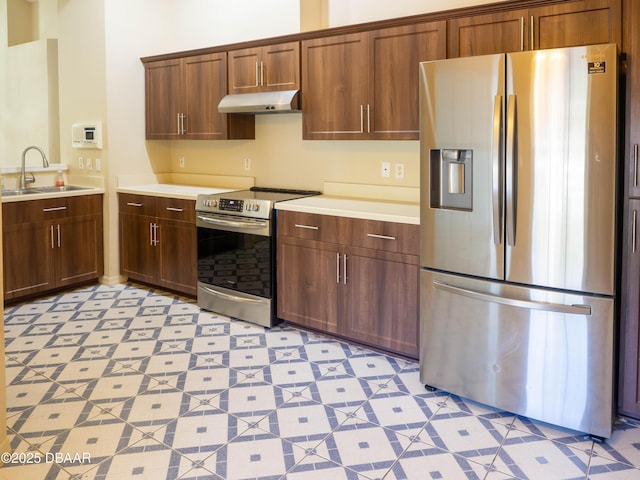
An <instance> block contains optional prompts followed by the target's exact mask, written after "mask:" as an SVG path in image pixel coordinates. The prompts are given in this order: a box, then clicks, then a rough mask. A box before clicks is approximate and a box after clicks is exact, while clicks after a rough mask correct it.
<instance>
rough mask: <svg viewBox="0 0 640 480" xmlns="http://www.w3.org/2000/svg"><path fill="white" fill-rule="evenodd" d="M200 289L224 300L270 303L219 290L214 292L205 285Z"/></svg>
mask: <svg viewBox="0 0 640 480" xmlns="http://www.w3.org/2000/svg"><path fill="white" fill-rule="evenodd" d="M200 287H201V288H202V289H204V290H206V291H207V293H210V294H212V295H217V296H218V297H222V298H226V299H227V300H233V301H236V302H238V301H240V302H244V303H268V301H267V300H257V299H253V298H246V297H239V296H237V295H230V294H228V293H223V292H221V291H219V290H214V289H212V288H209V287H207V286H205V285H202V284H201V285H200Z"/></svg>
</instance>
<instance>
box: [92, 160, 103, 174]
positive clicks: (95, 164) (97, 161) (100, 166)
mask: <svg viewBox="0 0 640 480" xmlns="http://www.w3.org/2000/svg"><path fill="white" fill-rule="evenodd" d="M94 166H95V167H96V172H99V171H100V170H102V163H101V162H100V159H99V158H96V161H95V162H94Z"/></svg>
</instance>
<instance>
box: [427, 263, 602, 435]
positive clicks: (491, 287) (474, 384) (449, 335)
mask: <svg viewBox="0 0 640 480" xmlns="http://www.w3.org/2000/svg"><path fill="white" fill-rule="evenodd" d="M420 275H421V279H420V281H421V287H420V288H421V301H420V308H421V325H420V381H421V382H422V383H424V384H425V385H430V386H433V387H437V388H440V389H442V390H445V391H447V392H451V393H454V394H456V395H460V396H462V397H466V398H469V399H471V400H474V401H477V402H480V403H484V404H487V405H491V406H494V407H497V408H500V409H503V410H506V411H509V412H513V413H516V414H520V415H524V416H527V417H530V418H534V419H538V420H541V421H544V422H548V423H552V424H554V425H559V426H563V427H566V428H570V429H573V430H577V431H581V432H586V433H590V434H592V435H596V436H600V437H609V436H610V435H611V428H612V421H613V323H614V320H613V319H614V301H613V299H612V298H608V297H592V296H588V295H578V294H568V293H565V292H558V291H550V290H542V289H534V288H525V287H522V286H515V285H510V284H504V283H498V282H492V281H485V280H477V279H469V278H466V277H458V276H454V275H447V274H442V273H436V272H432V271H429V270H422V271H421V273H420Z"/></svg>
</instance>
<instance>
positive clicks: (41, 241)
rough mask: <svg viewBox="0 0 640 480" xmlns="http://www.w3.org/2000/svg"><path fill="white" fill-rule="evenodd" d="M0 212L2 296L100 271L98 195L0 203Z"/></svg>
mask: <svg viewBox="0 0 640 480" xmlns="http://www.w3.org/2000/svg"><path fill="white" fill-rule="evenodd" d="M2 214H3V235H2V242H3V262H4V264H3V266H4V298H5V300H16V299H21V298H23V297H29V296H33V295H36V294H40V293H44V292H47V291H51V290H55V289H58V288H62V287H67V286H73V285H79V284H82V283H86V282H90V281H92V280H97V279H98V278H99V277H100V276H101V275H102V274H103V271H104V261H103V258H104V253H103V238H102V195H83V196H77V197H59V198H55V199H45V200H29V201H20V202H10V203H3V204H2Z"/></svg>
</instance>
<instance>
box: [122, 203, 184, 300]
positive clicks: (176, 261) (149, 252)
mask: <svg viewBox="0 0 640 480" xmlns="http://www.w3.org/2000/svg"><path fill="white" fill-rule="evenodd" d="M119 205H120V270H121V273H122V274H123V275H126V276H127V277H128V278H129V279H131V280H137V281H139V282H143V283H147V284H150V285H156V286H159V287H163V288H167V289H169V290H174V291H176V292H180V293H184V294H186V295H189V296H195V295H196V288H197V233H196V225H195V202H194V201H193V200H184V199H173V198H165V197H153V196H148V195H132V194H123V193H120V194H119Z"/></svg>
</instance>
